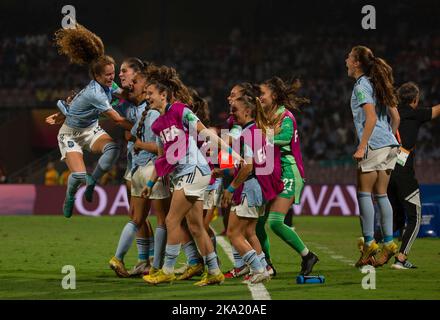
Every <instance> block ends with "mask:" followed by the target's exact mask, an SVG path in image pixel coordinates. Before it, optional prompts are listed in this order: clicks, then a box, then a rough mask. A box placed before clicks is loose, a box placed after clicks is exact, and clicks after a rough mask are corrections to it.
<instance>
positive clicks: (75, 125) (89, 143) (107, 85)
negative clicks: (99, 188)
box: [46, 24, 132, 218]
mask: <svg viewBox="0 0 440 320" xmlns="http://www.w3.org/2000/svg"><path fill="white" fill-rule="evenodd" d="M55 35H56V43H57V45H58V47H59V52H60V54H63V55H66V56H67V57H69V59H70V61H71V62H72V63H75V64H79V65H87V66H88V67H89V73H90V76H91V77H92V80H91V81H90V83H89V84H88V85H87V86H86V87H85V88H84V89H82V90H81V91H80V92H79V93H78V94H77V95H75V96H74V97H73V99H72V100H71V101H70V103H69V104H68V103H67V102H66V101H61V100H59V101H58V103H57V106H58V108H59V109H60V111H61V113H57V114H54V115H51V116H49V117H48V118H46V122H47V123H49V124H56V123H60V122H61V121H64V124H63V126H62V127H61V129H60V131H59V133H58V144H59V147H60V152H61V159H62V160H64V159H65V161H66V163H67V166H68V167H69V170H70V171H71V174H70V175H69V178H68V186H67V193H66V199H65V201H64V206H63V213H64V216H65V217H67V218H69V217H71V215H72V212H73V207H74V203H75V194H76V191H77V189H78V188H79V186H80V185H81V183H84V182H87V190H86V198H91V195H92V194H93V189H94V186H95V184H96V182H97V181H98V180H99V179H100V178H101V177H102V175H103V174H104V173H105V172H107V171H108V170H109V169H110V168H111V167H112V166H113V165H114V164H115V162H116V160H117V159H118V157H119V146H118V145H117V144H116V143H115V142H114V141H113V139H112V138H111V137H110V136H109V135H108V134H107V133H106V132H105V131H104V130H103V129H101V127H100V126H99V124H98V117H99V115H100V114H101V113H103V114H104V115H106V116H107V117H109V118H110V119H112V120H113V121H114V122H115V123H116V124H117V125H119V126H121V127H123V128H124V129H126V130H130V129H131V127H132V124H131V123H130V122H129V121H127V120H126V119H125V118H123V117H121V116H120V115H119V114H118V113H117V112H116V111H115V110H114V109H113V108H112V106H111V105H110V101H111V98H112V92H113V91H112V89H111V88H112V85H113V79H114V77H115V62H114V60H113V58H112V57H110V56H108V55H105V54H104V45H103V43H102V41H101V39H100V38H99V37H98V36H96V35H95V34H94V33H92V32H90V31H89V30H87V29H86V28H84V27H83V26H81V25H79V24H78V25H76V28H75V29H60V30H58V31H57V32H56V34H55ZM84 149H85V150H89V151H91V152H94V153H102V155H101V157H100V158H99V161H98V165H97V166H96V168H95V170H94V171H93V173H92V175H91V176H88V175H86V167H85V164H84V160H83V150H84Z"/></svg>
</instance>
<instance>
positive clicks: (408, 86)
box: [397, 82, 420, 106]
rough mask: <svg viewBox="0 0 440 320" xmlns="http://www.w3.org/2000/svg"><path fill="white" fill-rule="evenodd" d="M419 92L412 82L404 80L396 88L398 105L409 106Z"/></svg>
mask: <svg viewBox="0 0 440 320" xmlns="http://www.w3.org/2000/svg"><path fill="white" fill-rule="evenodd" d="M419 94H420V89H419V87H418V86H417V84H415V83H414V82H406V83H404V84H402V85H401V86H400V87H399V89H397V98H398V100H399V106H409V104H410V103H411V102H413V101H414V100H415V99H416V98H417V96H418V95H419Z"/></svg>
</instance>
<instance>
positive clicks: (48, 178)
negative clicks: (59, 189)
mask: <svg viewBox="0 0 440 320" xmlns="http://www.w3.org/2000/svg"><path fill="white" fill-rule="evenodd" d="M59 177H60V175H59V173H58V171H57V169H55V164H54V163H53V162H52V161H51V162H49V163H48V164H47V166H46V173H45V174H44V185H45V186H57V185H59V183H58V182H59Z"/></svg>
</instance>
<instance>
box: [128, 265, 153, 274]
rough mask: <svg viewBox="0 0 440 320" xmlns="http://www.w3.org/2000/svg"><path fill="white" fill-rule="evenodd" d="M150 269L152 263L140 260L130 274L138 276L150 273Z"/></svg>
mask: <svg viewBox="0 0 440 320" xmlns="http://www.w3.org/2000/svg"><path fill="white" fill-rule="evenodd" d="M149 271H150V264H149V263H147V262H146V261H140V262H138V263H137V264H136V265H135V266H134V267H133V269H131V270H130V271H129V272H128V273H129V274H130V277H138V276H142V275H145V274H148V273H149Z"/></svg>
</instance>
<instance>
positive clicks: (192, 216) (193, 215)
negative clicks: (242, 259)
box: [144, 68, 240, 286]
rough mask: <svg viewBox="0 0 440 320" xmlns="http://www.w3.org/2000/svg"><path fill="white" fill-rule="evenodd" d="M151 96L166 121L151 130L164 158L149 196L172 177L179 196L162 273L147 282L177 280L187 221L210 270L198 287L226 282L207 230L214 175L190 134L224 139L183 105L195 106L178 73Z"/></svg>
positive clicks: (152, 88) (168, 73)
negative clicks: (205, 210) (207, 204)
mask: <svg viewBox="0 0 440 320" xmlns="http://www.w3.org/2000/svg"><path fill="white" fill-rule="evenodd" d="M147 97H148V102H149V103H150V106H151V107H153V108H157V109H159V110H160V112H161V116H160V117H159V118H158V119H157V120H156V122H155V123H154V124H153V126H152V130H153V132H154V133H155V134H156V135H157V136H158V137H160V140H158V143H159V157H158V159H157V160H156V162H155V170H154V171H153V174H152V176H151V177H150V180H149V181H148V183H147V187H146V188H145V191H144V194H145V196H149V195H150V194H151V189H152V186H153V185H154V184H155V183H156V180H157V177H158V176H159V177H163V176H165V175H167V174H170V175H171V177H172V178H173V179H174V192H173V196H172V200H171V206H170V211H169V213H168V215H167V218H166V226H167V245H166V250H165V252H166V253H165V262H164V265H163V268H162V269H161V270H160V271H159V272H158V273H156V274H154V275H147V276H144V280H145V281H146V282H147V283H151V284H157V283H162V282H171V281H174V280H175V275H174V265H175V263H176V259H177V257H178V255H179V252H180V247H181V244H180V240H181V234H182V230H181V229H182V227H181V222H182V220H183V219H184V218H185V217H186V220H187V222H188V226H189V229H190V231H191V233H192V235H193V237H194V239H195V240H196V243H197V246H198V248H199V250H200V253H201V255H202V256H203V259H204V262H205V265H207V268H208V270H207V272H206V273H205V274H204V276H203V277H202V280H201V281H199V282H197V283H195V285H198V286H205V285H210V284H216V283H222V282H223V280H224V276H223V274H222V273H221V272H220V269H219V267H218V263H217V255H216V254H215V252H214V247H213V245H212V242H211V239H210V238H209V236H208V234H207V232H206V230H205V228H204V226H203V195H204V192H205V190H206V187H207V186H208V183H209V180H210V178H211V170H210V168H209V165H208V163H207V162H206V159H205V158H204V157H203V155H202V154H201V152H200V150H199V149H198V148H197V143H196V138H194V136H192V135H190V134H189V131H192V133H193V134H195V133H200V132H202V131H203V133H205V134H206V135H208V136H209V137H210V139H212V141H214V142H218V140H219V139H218V137H217V136H215V135H213V134H212V133H210V132H209V131H208V130H206V127H205V126H204V125H203V124H202V123H201V122H200V121H199V119H198V118H197V117H196V116H195V115H194V113H193V112H192V111H191V110H190V109H189V108H188V107H186V105H185V104H183V103H182V102H185V103H187V105H191V103H192V101H191V97H190V94H189V93H188V90H187V88H186V87H185V86H184V85H183V84H182V83H181V81H180V79H179V78H178V77H177V74H176V72H175V70H174V69H172V68H167V70H164V72H163V73H162V74H161V76H160V77H159V78H158V79H157V80H156V81H151V82H150V84H149V86H148V88H147ZM180 101H182V102H180ZM238 159H240V157H238ZM176 161H177V162H176Z"/></svg>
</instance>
